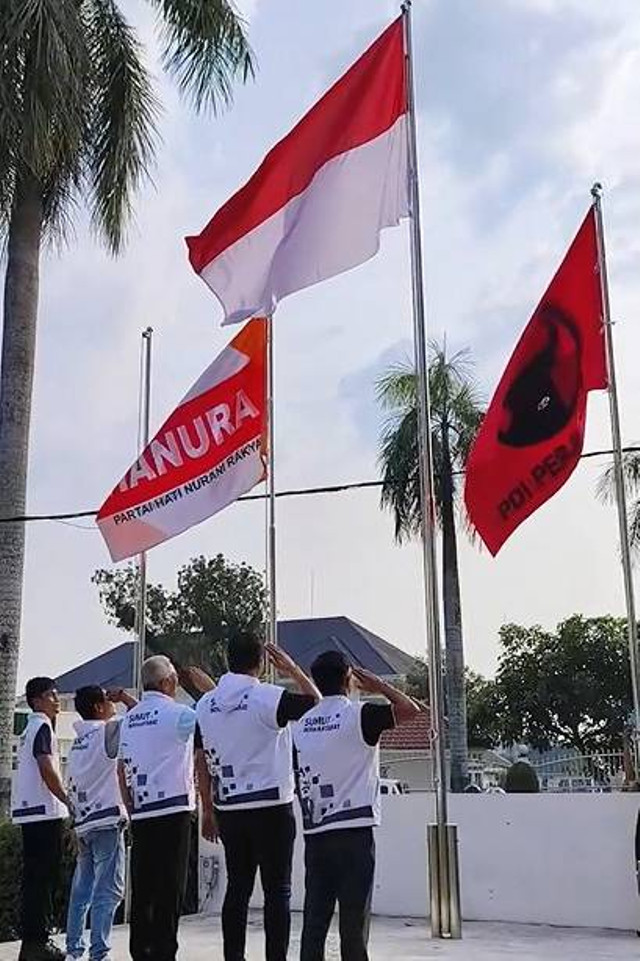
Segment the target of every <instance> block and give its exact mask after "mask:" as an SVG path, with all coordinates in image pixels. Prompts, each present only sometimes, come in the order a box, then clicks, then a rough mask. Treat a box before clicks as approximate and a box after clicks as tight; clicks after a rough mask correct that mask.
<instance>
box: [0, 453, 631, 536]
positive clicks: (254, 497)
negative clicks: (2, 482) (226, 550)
mask: <svg viewBox="0 0 640 961" xmlns="http://www.w3.org/2000/svg"><path fill="white" fill-rule="evenodd" d="M622 450H623V453H625V454H637V453H640V446H635V447H623V449H622ZM612 454H613V451H612V450H591V451H587V453H586V454H581V456H580V460H588V459H589V458H591V457H607V456H611V455H612ZM454 473H455V474H456V475H457V476H460V475H462V474H464V471H463V470H460V471H454ZM382 484H383V482H382V481H381V480H367V481H352V482H351V483H345V484H330V485H327V486H324V487H294V488H291V489H290V490H283V491H277V492H276V497H277V498H282V497H312V496H316V495H319V494H341V493H343V492H344V491H353V490H368V489H372V488H376V487H382ZM266 496H267V495H266V494H245V495H244V496H243V497H239V498H238V500H240V501H263V500H265V498H266ZM97 513H98V511H97V510H85V511H69V512H67V513H64V514H22V515H16V516H14V517H0V524H28V523H32V522H34V521H61V522H63V523H64V522H65V521H72V520H79V519H80V518H83V517H96V515H97ZM70 526H73V525H70ZM81 530H92V528H88V527H82V528H81Z"/></svg>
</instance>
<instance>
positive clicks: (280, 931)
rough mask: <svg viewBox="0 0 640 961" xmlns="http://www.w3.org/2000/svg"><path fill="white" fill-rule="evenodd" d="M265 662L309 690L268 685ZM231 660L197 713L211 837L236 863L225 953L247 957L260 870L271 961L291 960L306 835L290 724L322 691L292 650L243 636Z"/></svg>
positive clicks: (228, 896)
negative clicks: (297, 856) (298, 860)
mask: <svg viewBox="0 0 640 961" xmlns="http://www.w3.org/2000/svg"><path fill="white" fill-rule="evenodd" d="M265 656H268V657H269V659H270V661H271V663H272V664H273V665H274V666H275V667H276V669H277V670H278V672H279V673H280V674H281V675H283V676H285V677H289V678H291V680H292V681H293V682H294V683H295V684H296V686H297V688H298V691H299V692H300V693H297V694H296V693H290V692H288V691H285V690H284V688H282V687H278V686H277V685H275V684H266V683H262V682H261V681H260V677H261V675H262V673H263V671H264V667H265V659H266V658H265ZM227 660H228V665H229V671H228V673H227V674H224V675H223V676H222V677H221V679H220V682H219V684H218V686H217V688H216V689H215V690H214V691H212V692H210V693H209V694H206V695H205V696H204V697H203V698H202V699H201V700H200V701H199V702H198V705H197V709H196V710H197V715H198V734H197V739H196V746H197V748H198V751H197V764H198V786H199V788H200V793H201V798H202V811H203V821H202V828H203V835H204V836H205V837H206V838H208V839H209V840H214V839H216V837H217V833H218V829H219V832H220V837H221V839H222V843H223V845H224V850H225V861H226V866H227V889H226V893H225V899H224V905H223V908H222V933H223V940H224V957H225V961H244V959H245V941H246V931H247V912H248V908H249V900H250V898H251V894H252V891H253V887H254V884H255V878H256V872H257V871H258V869H259V870H260V878H261V881H262V888H263V891H264V929H265V939H266V959H267V961H285V959H286V957H287V951H288V947H289V933H290V900H291V868H292V860H293V845H294V841H295V831H296V829H295V819H294V814H293V795H294V778H293V745H292V740H291V729H290V726H289V723H290V722H291V721H294V720H297V719H298V718H300V717H302V715H303V714H304V713H305V711H307V710H309V708H311V707H313V705H314V704H315V703H316V701H317V700H318V697H319V694H318V691H317V690H316V688H315V686H314V684H313V683H312V682H311V681H310V679H309V678H308V677H307V676H306V674H305V673H304V672H303V671H302V670H301V669H300V668H299V667H298V666H297V665H296V664H295V663H294V662H293V661H292V660H291V658H290V657H288V655H287V654H285V653H284V651H281V650H279V649H278V648H274V647H271V646H267V647H266V648H265V646H264V644H263V642H262V640H261V639H260V638H259V637H257V636H255V635H253V634H250V633H244V634H240V635H238V636H236V637H234V638H233V639H232V640H231V641H230V642H229V645H228V650H227ZM212 780H213V790H212ZM213 805H215V814H214V807H213Z"/></svg>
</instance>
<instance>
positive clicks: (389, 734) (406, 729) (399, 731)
mask: <svg viewBox="0 0 640 961" xmlns="http://www.w3.org/2000/svg"><path fill="white" fill-rule="evenodd" d="M429 731H430V728H429V715H428V714H418V716H417V717H416V718H415V719H414V720H413V721H409V723H408V724H403V725H402V726H401V727H396V728H394V730H393V731H385V732H384V734H383V735H382V738H381V740H380V747H381V748H382V750H383V751H428V750H429V747H430V745H431V739H430V736H429Z"/></svg>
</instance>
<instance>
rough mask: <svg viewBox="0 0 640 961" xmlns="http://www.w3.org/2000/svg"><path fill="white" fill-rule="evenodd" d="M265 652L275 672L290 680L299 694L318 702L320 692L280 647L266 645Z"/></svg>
mask: <svg viewBox="0 0 640 961" xmlns="http://www.w3.org/2000/svg"><path fill="white" fill-rule="evenodd" d="M266 650H267V657H268V658H269V661H270V662H271V664H273V666H274V667H275V669H276V671H278V672H279V673H280V674H282V676H283V677H288V678H290V679H291V680H292V681H293V682H294V684H295V685H296V686H297V688H298V690H299V692H300V693H301V694H306V695H308V696H309V697H312V698H314V700H315V701H319V700H320V691H319V690H318V688H317V687H316V686H315V684H314V683H313V681H312V680H311V678H310V677H308V676H307V675H306V674H305V672H304V671H303V670H302V668H301V667H299V666H298V665H297V664H296V662H295V661H294V660H293V658H291V657H289V655H288V654H287V653H286V651H283V650H282V648H281V647H276V646H275V645H274V644H267V645H266Z"/></svg>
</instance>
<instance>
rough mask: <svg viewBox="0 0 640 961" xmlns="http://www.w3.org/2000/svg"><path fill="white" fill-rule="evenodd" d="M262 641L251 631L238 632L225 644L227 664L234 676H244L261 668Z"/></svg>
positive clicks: (262, 657) (262, 658)
mask: <svg viewBox="0 0 640 961" xmlns="http://www.w3.org/2000/svg"><path fill="white" fill-rule="evenodd" d="M263 661H264V641H263V640H262V638H261V637H260V636H259V635H258V634H254V633H252V632H251V631H239V632H238V633H237V634H234V635H233V637H231V638H230V639H229V641H228V643H227V664H228V665H229V670H230V671H233V673H234V674H246V673H247V672H249V671H255V670H257V669H258V668H259V667H261V666H262V664H263Z"/></svg>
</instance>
